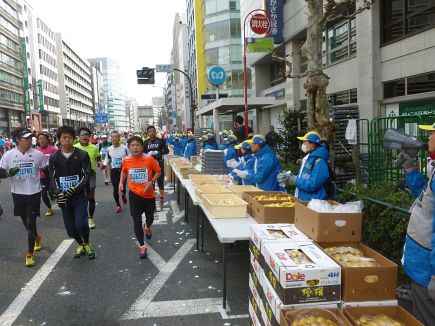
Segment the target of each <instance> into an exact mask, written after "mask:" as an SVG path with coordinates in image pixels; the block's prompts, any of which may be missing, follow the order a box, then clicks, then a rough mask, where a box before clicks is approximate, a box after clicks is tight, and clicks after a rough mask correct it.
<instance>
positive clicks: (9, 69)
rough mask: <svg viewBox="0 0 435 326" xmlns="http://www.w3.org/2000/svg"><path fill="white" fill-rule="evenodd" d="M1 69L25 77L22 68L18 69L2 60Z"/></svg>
mask: <svg viewBox="0 0 435 326" xmlns="http://www.w3.org/2000/svg"><path fill="white" fill-rule="evenodd" d="M0 69H2V70H4V71H6V72H8V73H10V74H12V75H15V76H17V77H20V78H23V72H22V71H21V70H19V69H16V68H14V67H11V66H9V65H7V64H5V63H3V62H0Z"/></svg>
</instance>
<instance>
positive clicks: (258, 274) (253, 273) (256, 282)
mask: <svg viewBox="0 0 435 326" xmlns="http://www.w3.org/2000/svg"><path fill="white" fill-rule="evenodd" d="M252 257H253V256H252V254H251V265H250V266H249V277H250V278H251V279H252V285H253V286H254V287H255V289H256V291H257V293H258V295H259V297H260V298H263V297H264V293H263V287H262V282H263V279H264V271H263V269H262V268H261V267H260V265H259V264H258V262H257V261H256V260H255V259H252Z"/></svg>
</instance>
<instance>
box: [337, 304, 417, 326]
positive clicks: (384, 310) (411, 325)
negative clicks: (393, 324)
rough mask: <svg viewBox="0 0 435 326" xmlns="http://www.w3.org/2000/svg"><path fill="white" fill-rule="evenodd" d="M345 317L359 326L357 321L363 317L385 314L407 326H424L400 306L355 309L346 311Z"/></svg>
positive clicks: (352, 323) (346, 309)
mask: <svg viewBox="0 0 435 326" xmlns="http://www.w3.org/2000/svg"><path fill="white" fill-rule="evenodd" d="M344 314H345V316H346V317H347V318H348V319H349V320H350V322H351V325H355V326H357V325H358V324H357V323H356V321H357V320H358V318H360V317H361V316H363V315H367V314H368V315H377V314H385V315H387V316H389V317H391V318H394V319H396V320H398V321H401V322H403V323H404V324H405V325H406V326H423V323H421V322H419V321H418V320H417V319H416V318H415V317H414V316H412V315H411V314H410V313H409V312H407V311H406V310H405V309H403V308H402V307H400V306H394V307H387V306H381V307H353V308H345V309H344Z"/></svg>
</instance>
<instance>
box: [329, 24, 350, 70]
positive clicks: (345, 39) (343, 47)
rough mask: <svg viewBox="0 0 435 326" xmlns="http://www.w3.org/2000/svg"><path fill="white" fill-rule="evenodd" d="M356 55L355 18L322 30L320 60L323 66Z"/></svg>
mask: <svg viewBox="0 0 435 326" xmlns="http://www.w3.org/2000/svg"><path fill="white" fill-rule="evenodd" d="M355 55H356V18H354V19H352V20H350V21H349V20H345V21H340V22H338V23H335V24H333V25H331V26H328V27H327V28H326V31H325V32H323V44H322V62H323V65H324V66H328V65H330V64H334V63H337V62H340V61H343V60H347V59H349V58H351V57H353V56H355Z"/></svg>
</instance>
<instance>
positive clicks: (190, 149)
mask: <svg viewBox="0 0 435 326" xmlns="http://www.w3.org/2000/svg"><path fill="white" fill-rule="evenodd" d="M187 139H188V143H187V145H186V149H185V150H184V158H185V159H186V160H190V157H191V156H194V155H196V144H195V138H194V136H193V134H189V136H188V137H187Z"/></svg>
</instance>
